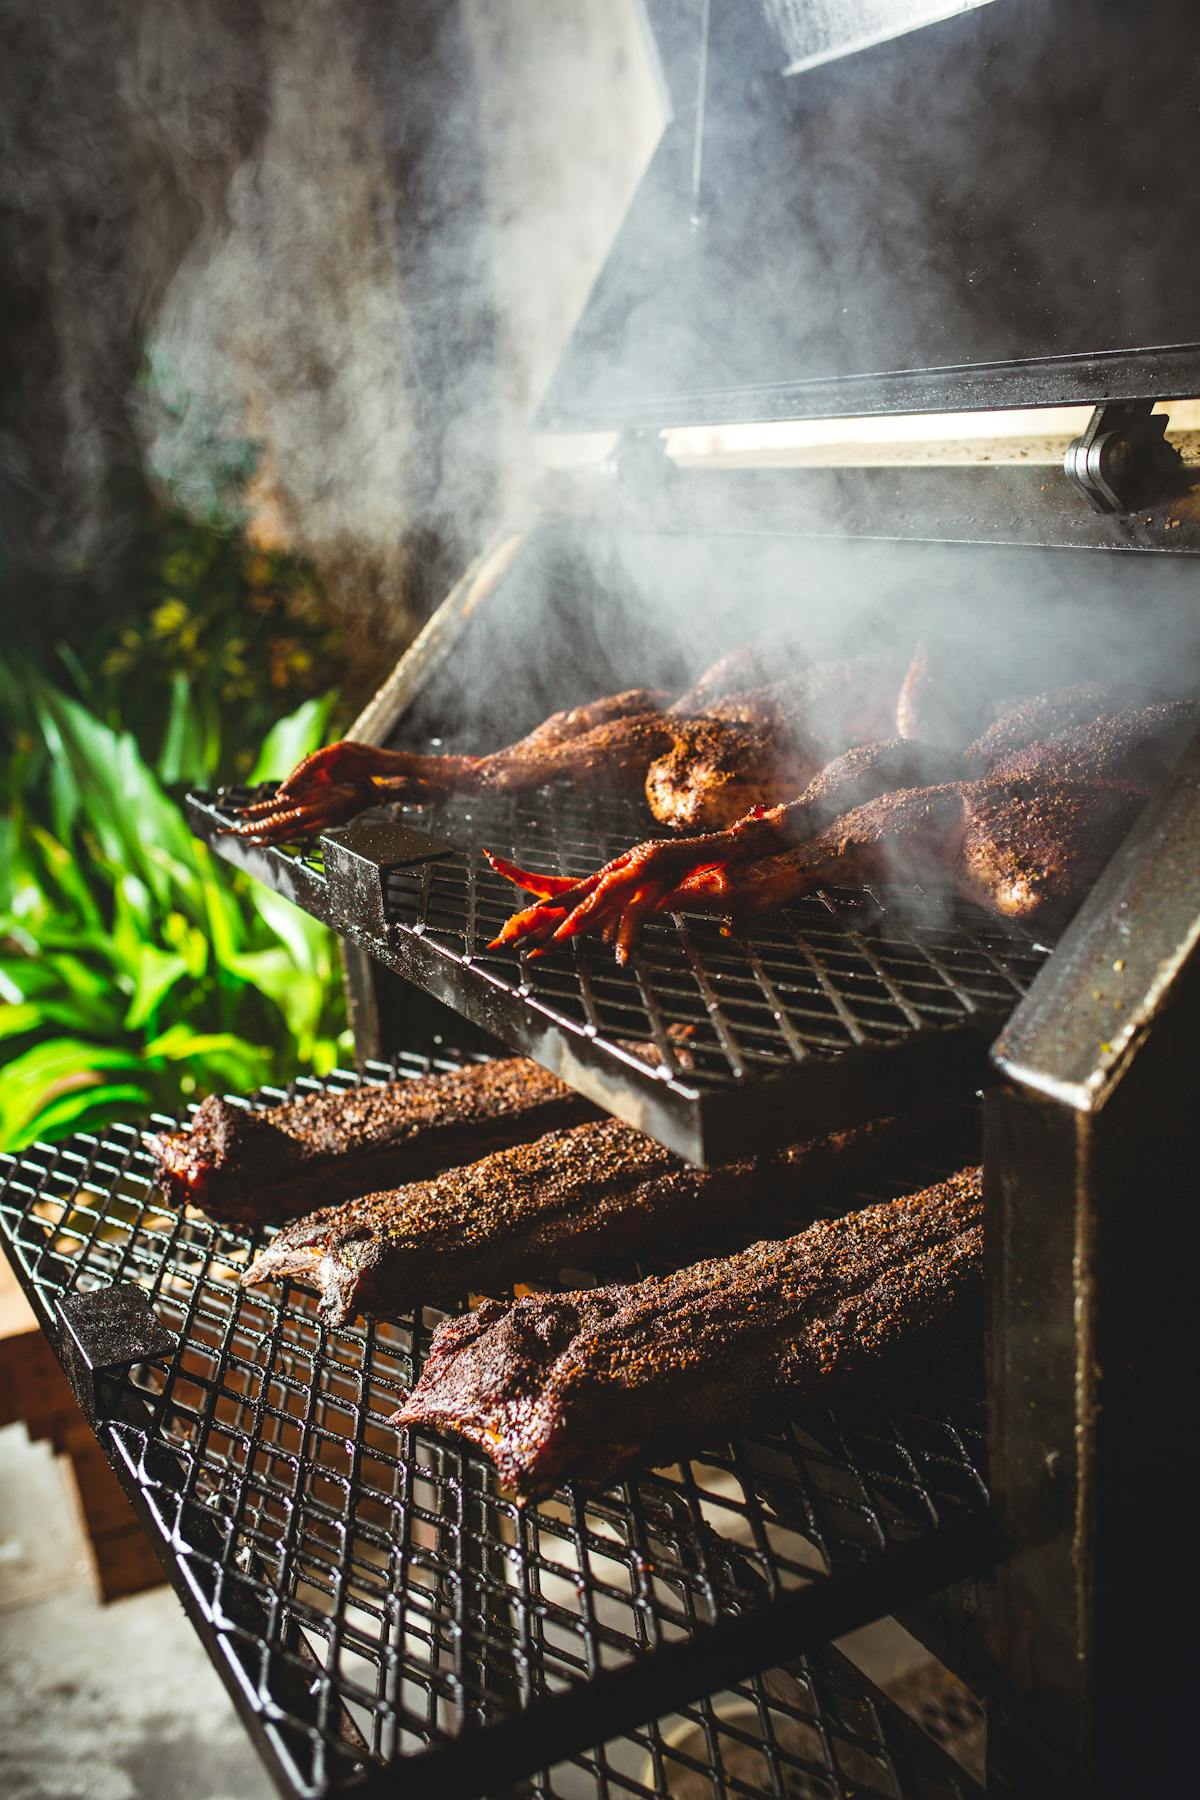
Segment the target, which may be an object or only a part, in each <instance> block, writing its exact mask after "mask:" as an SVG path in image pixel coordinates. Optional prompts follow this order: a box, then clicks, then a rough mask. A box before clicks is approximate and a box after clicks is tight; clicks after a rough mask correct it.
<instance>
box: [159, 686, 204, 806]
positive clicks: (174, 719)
mask: <svg viewBox="0 0 1200 1800" xmlns="http://www.w3.org/2000/svg"><path fill="white" fill-rule="evenodd" d="M205 735H206V734H205V727H204V719H203V717H202V715H201V711H200V705H199V702H198V701H197V699H196V696H195V693H194V691H193V688H192V683H191V681H190V680H189V679H188V676H187V674H186V673H185V671H184V670H183V669H176V671H175V673H174V675H173V676H172V677H171V699H170V703H169V706H168V709H167V724H166V729H165V731H164V732H163V744H162V749H161V750H160V752H159V756H158V778H159V780H160V781H161V782H163V783H164V784H165V785H166V786H167V787H171V786H172V785H174V784H176V783H184V782H187V783H189V784H191V783H195V784H199V783H201V782H203V781H204V780H205V778H206V776H207V773H208V763H207V759H206V756H205V748H206V746H205Z"/></svg>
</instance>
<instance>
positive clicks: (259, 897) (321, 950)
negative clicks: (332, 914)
mask: <svg viewBox="0 0 1200 1800" xmlns="http://www.w3.org/2000/svg"><path fill="white" fill-rule="evenodd" d="M252 899H253V904H254V909H255V911H256V912H257V913H258V915H259V917H260V918H261V919H262V920H263V922H264V923H265V924H266V925H268V926H269V927H270V929H271V931H272V932H273V933H274V935H275V936H276V937H277V938H278V939H279V940H280V941H281V942H282V943H284V944H286V946H287V948H288V951H289V952H290V954H291V957H292V960H293V962H294V963H295V965H296V967H297V968H298V969H302V970H303V971H304V972H305V973H306V974H318V975H322V976H327V974H328V971H329V969H330V966H331V963H330V938H329V929H328V927H327V926H325V925H320V924H318V922H317V921H316V919H310V918H309V916H308V914H307V913H305V912H301V911H300V908H299V907H298V906H293V905H292V902H291V901H290V900H285V899H284V897H283V895H282V894H276V893H274V892H273V891H272V890H271V889H270V888H265V887H257V886H256V887H255V889H254V891H253V895H252Z"/></svg>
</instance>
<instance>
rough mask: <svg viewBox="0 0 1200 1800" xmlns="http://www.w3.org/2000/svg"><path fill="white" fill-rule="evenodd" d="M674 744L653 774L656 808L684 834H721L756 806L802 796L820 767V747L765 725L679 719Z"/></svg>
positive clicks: (650, 783)
mask: <svg viewBox="0 0 1200 1800" xmlns="http://www.w3.org/2000/svg"><path fill="white" fill-rule="evenodd" d="M675 730H676V735H675V742H674V743H673V744H672V746H671V748H670V749H669V750H668V751H666V753H665V754H664V755H662V756H659V757H657V758H656V759H655V761H654V762H652V763H651V765H650V768H649V772H648V773H647V776H646V799H647V801H648V803H649V806H650V811H651V812H652V813H653V814H654V817H655V818H656V819H658V820H659V822H660V823H661V824H663V825H669V826H672V827H673V828H674V829H675V830H678V831H688V832H696V831H718V830H722V829H723V828H724V827H725V826H726V825H732V824H733V822H734V820H735V819H740V818H741V817H742V816H743V814H745V813H747V812H749V811H750V809H751V807H754V806H764V807H766V806H777V805H779V804H780V803H781V802H783V801H787V800H792V799H794V798H795V796H796V795H797V794H798V793H800V792H801V791H802V790H803V789H804V787H805V786H806V785H807V783H808V782H809V781H811V780H812V777H813V775H814V774H815V773H816V770H817V769H818V768H819V767H820V764H821V760H822V759H821V755H820V753H819V752H818V751H816V750H814V749H812V748H811V747H810V746H806V745H804V744H802V743H799V742H789V741H788V740H787V738H786V737H783V736H781V734H780V733H779V732H778V731H776V730H773V729H771V728H769V727H767V726H764V725H752V724H744V723H737V722H733V721H729V720H724V719H709V718H704V719H688V720H684V719H680V720H678V721H677V722H676V728H675Z"/></svg>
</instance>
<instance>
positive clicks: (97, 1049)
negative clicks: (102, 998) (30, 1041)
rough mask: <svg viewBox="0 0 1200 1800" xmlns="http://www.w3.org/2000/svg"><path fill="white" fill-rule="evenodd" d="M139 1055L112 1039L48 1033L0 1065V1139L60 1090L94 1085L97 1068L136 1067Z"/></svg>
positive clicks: (7, 1138) (18, 1128)
mask: <svg viewBox="0 0 1200 1800" xmlns="http://www.w3.org/2000/svg"><path fill="white" fill-rule="evenodd" d="M140 1067H141V1063H140V1060H139V1058H138V1057H136V1056H134V1055H132V1054H131V1053H130V1052H129V1051H127V1050H122V1049H118V1048H117V1047H116V1046H115V1045H100V1044H92V1043H88V1042H87V1041H86V1039H83V1038H74V1037H62V1038H50V1039H48V1040H47V1041H46V1042H45V1043H41V1044H35V1045H34V1046H33V1048H32V1049H31V1050H26V1051H25V1052H24V1053H23V1054H22V1055H21V1056H17V1057H14V1058H13V1060H12V1061H11V1062H10V1063H8V1064H7V1065H6V1066H5V1067H4V1068H3V1069H0V1144H5V1145H7V1144H9V1143H11V1142H12V1141H13V1140H14V1139H15V1138H16V1136H17V1134H18V1133H20V1132H21V1131H22V1130H23V1129H24V1128H25V1127H26V1126H27V1125H28V1123H29V1121H30V1120H31V1119H33V1118H34V1117H36V1115H37V1114H38V1113H39V1112H40V1111H41V1110H42V1108H43V1107H45V1106H46V1105H48V1104H49V1102H50V1101H51V1100H53V1099H56V1098H57V1097H58V1095H59V1094H61V1093H68V1092H71V1091H73V1090H74V1089H75V1088H81V1087H94V1086H95V1085H96V1083H97V1082H98V1081H99V1079H100V1075H99V1071H100V1070H107V1071H112V1070H132V1069H140Z"/></svg>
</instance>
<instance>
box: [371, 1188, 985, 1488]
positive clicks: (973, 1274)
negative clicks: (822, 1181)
mask: <svg viewBox="0 0 1200 1800" xmlns="http://www.w3.org/2000/svg"><path fill="white" fill-rule="evenodd" d="M980 1193H981V1179H980V1170H979V1169H966V1170H964V1171H962V1172H961V1173H960V1174H958V1175H955V1176H952V1177H951V1179H950V1180H948V1181H944V1182H940V1183H938V1184H937V1186H935V1187H931V1188H927V1189H925V1190H924V1192H922V1193H919V1194H914V1195H912V1196H910V1197H909V1198H907V1199H902V1200H892V1201H889V1202H886V1203H885V1204H883V1205H880V1206H872V1207H868V1208H866V1209H865V1210H864V1211H862V1212H857V1213H851V1214H849V1215H848V1216H847V1217H844V1218H840V1219H834V1220H822V1221H820V1222H818V1223H817V1224H815V1225H811V1226H809V1228H808V1229H807V1230H806V1231H803V1232H801V1233H800V1234H799V1235H798V1236H796V1237H791V1238H787V1239H785V1240H783V1241H782V1242H767V1243H759V1244H754V1245H752V1246H751V1247H750V1248H749V1249H748V1250H744V1251H742V1252H741V1253H740V1254H739V1255H737V1256H729V1257H721V1258H718V1259H715V1260H712V1261H708V1262H701V1263H695V1264H693V1265H692V1266H691V1267H690V1268H685V1269H681V1270H680V1271H679V1272H678V1273H677V1274H674V1275H667V1276H662V1277H654V1278H651V1279H649V1280H646V1281H641V1282H638V1283H636V1284H635V1285H633V1286H621V1287H601V1288H592V1289H588V1290H584V1291H582V1292H577V1293H569V1294H555V1295H546V1296H536V1297H531V1298H527V1299H522V1300H517V1301H515V1302H507V1303H505V1302H498V1301H489V1302H487V1303H486V1304H485V1305H484V1306H482V1307H480V1308H479V1310H478V1311H476V1312H472V1313H468V1314H466V1315H465V1316H464V1317H462V1318H456V1319H450V1320H448V1321H446V1323H444V1324H443V1325H441V1326H439V1328H438V1330H437V1332H436V1333H435V1335H434V1339H433V1343H432V1345H431V1347H430V1351H429V1357H428V1360H427V1361H426V1363H425V1367H424V1369H423V1370H422V1373H421V1377H420V1380H419V1381H418V1382H417V1385H416V1387H415V1388H414V1389H413V1392H412V1393H411V1394H410V1396H409V1398H408V1399H407V1401H406V1402H405V1404H404V1405H403V1406H402V1407H401V1408H400V1410H399V1411H398V1412H397V1413H396V1414H395V1416H394V1419H393V1421H392V1422H393V1423H394V1424H396V1425H400V1426H410V1427H416V1428H419V1429H422V1430H427V1431H432V1432H436V1433H444V1434H446V1435H448V1436H451V1437H454V1438H460V1439H463V1440H465V1441H466V1442H467V1443H469V1444H471V1445H472V1446H474V1447H475V1448H476V1449H478V1450H480V1451H482V1452H483V1454H484V1455H485V1456H488V1457H490V1458H491V1460H492V1461H493V1463H495V1465H496V1467H497V1469H498V1470H499V1473H500V1475H501V1477H502V1478H503V1479H504V1481H506V1482H507V1483H509V1484H510V1485H511V1486H512V1487H514V1488H515V1489H516V1490H517V1491H518V1493H520V1494H522V1495H530V1494H533V1495H536V1494H541V1493H546V1492H548V1491H549V1490H551V1489H552V1488H554V1487H555V1485H556V1484H557V1483H558V1482H559V1481H561V1480H563V1479H565V1478H568V1477H571V1476H574V1475H578V1476H580V1477H583V1478H585V1479H586V1480H587V1481H588V1483H589V1485H596V1486H600V1485H604V1484H606V1483H608V1482H610V1481H612V1480H613V1479H614V1478H615V1477H616V1476H618V1475H619V1474H621V1473H622V1471H623V1470H625V1469H627V1468H629V1467H630V1466H631V1465H633V1464H636V1463H641V1464H646V1465H650V1466H654V1465H657V1464H661V1463H663V1462H665V1461H667V1460H669V1459H672V1458H674V1457H676V1456H683V1455H688V1454H690V1453H691V1452H694V1451H697V1450H700V1449H703V1448H704V1447H705V1446H707V1445H715V1444H718V1443H720V1442H721V1441H722V1440H724V1439H726V1438H728V1437H729V1436H730V1435H731V1434H732V1433H735V1432H739V1433H740V1432H741V1431H742V1430H743V1429H744V1428H745V1426H746V1425H747V1423H749V1422H756V1421H760V1420H761V1421H766V1420H769V1419H771V1418H772V1417H773V1416H777V1415H778V1414H780V1413H781V1412H785V1411H787V1410H790V1409H792V1408H794V1407H796V1406H798V1405H801V1404H803V1403H805V1402H811V1401H814V1400H820V1399H823V1398H825V1397H826V1396H827V1395H828V1394H830V1393H832V1392H835V1391H841V1390H843V1389H845V1388H847V1387H850V1386H853V1385H854V1384H856V1383H863V1382H867V1381H870V1380H872V1379H873V1378H878V1377H881V1376H886V1377H887V1378H889V1379H896V1378H899V1377H903V1376H904V1375H905V1374H906V1373H908V1372H909V1371H911V1370H913V1369H915V1368H917V1367H920V1366H924V1365H927V1364H929V1363H930V1362H932V1361H933V1360H934V1359H936V1358H937V1357H939V1356H940V1355H941V1354H942V1352H943V1351H945V1350H946V1349H948V1348H952V1347H956V1346H957V1344H958V1342H960V1341H961V1340H962V1339H963V1338H965V1337H969V1336H972V1335H974V1334H975V1333H976V1332H977V1331H978V1329H979V1327H980V1324H981V1317H982V1287H983V1208H982V1202H981V1198H980Z"/></svg>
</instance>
